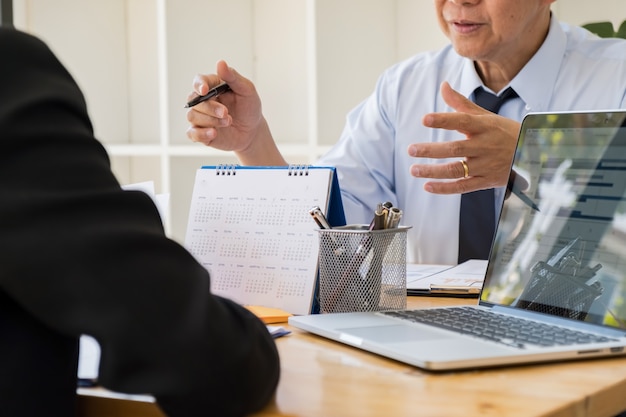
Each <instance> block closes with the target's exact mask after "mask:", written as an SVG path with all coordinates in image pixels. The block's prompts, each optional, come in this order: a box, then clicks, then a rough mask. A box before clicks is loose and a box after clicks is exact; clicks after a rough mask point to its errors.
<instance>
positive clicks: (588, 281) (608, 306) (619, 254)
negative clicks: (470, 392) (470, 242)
mask: <svg viewBox="0 0 626 417" xmlns="http://www.w3.org/2000/svg"><path fill="white" fill-rule="evenodd" d="M508 188H509V191H510V192H509V193H508V196H507V197H506V199H505V201H504V205H503V208H502V212H501V217H500V219H499V221H498V227H497V231H496V236H495V239H494V243H493V246H492V250H491V254H490V259H489V262H488V267H487V272H486V277H485V283H484V286H483V288H482V291H481V293H480V297H479V302H478V305H471V306H458V307H456V306H455V307H440V308H428V309H419V310H401V311H383V312H368V313H335V314H318V315H307V316H296V317H291V318H290V319H289V324H291V325H292V326H294V327H297V328H300V329H304V330H307V331H309V332H312V333H315V334H318V335H320V336H324V337H327V338H330V339H333V340H336V341H338V342H342V343H345V344H348V345H352V346H356V347H358V348H361V349H363V350H366V351H370V352H373V353H376V354H379V355H382V356H386V357H389V358H392V359H396V360H398V361H401V362H405V363H408V364H411V365H414V366H417V367H420V368H424V369H429V370H456V369H468V368H478V367H487V366H501V365H512V364H522V363H535V362H546V361H559V360H568V359H583V358H593V357H601V356H615V355H623V354H625V353H626V349H625V346H626V110H623V111H603V112H592V113H551V114H546V113H535V114H529V115H528V116H527V117H526V118H525V119H524V120H523V122H522V127H521V130H520V137H519V140H518V147H517V151H516V155H515V160H514V164H513V171H512V174H511V181H510V183H509V187H508Z"/></svg>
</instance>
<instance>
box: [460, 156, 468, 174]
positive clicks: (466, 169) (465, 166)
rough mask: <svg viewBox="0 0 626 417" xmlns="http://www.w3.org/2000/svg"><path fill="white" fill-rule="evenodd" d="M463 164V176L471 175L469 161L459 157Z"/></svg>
mask: <svg viewBox="0 0 626 417" xmlns="http://www.w3.org/2000/svg"><path fill="white" fill-rule="evenodd" d="M459 162H460V163H461V165H463V178H467V177H469V168H468V166H467V162H465V160H464V159H459Z"/></svg>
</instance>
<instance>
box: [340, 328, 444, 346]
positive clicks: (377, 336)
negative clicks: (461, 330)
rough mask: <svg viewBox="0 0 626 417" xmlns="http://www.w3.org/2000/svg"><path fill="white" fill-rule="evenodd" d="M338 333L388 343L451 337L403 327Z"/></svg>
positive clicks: (356, 329) (358, 329)
mask: <svg viewBox="0 0 626 417" xmlns="http://www.w3.org/2000/svg"><path fill="white" fill-rule="evenodd" d="M337 331H339V332H341V333H345V334H347V335H350V336H354V337H358V338H361V339H363V340H371V341H373V342H387V343H398V342H415V341H426V340H437V339H448V338H450V336H447V335H445V334H442V333H439V332H434V331H428V330H425V329H417V328H414V327H412V326H402V325H397V326H371V327H353V328H345V329H337Z"/></svg>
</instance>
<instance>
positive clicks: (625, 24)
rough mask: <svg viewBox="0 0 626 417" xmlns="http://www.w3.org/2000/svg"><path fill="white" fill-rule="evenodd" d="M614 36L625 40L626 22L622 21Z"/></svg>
mask: <svg viewBox="0 0 626 417" xmlns="http://www.w3.org/2000/svg"><path fill="white" fill-rule="evenodd" d="M616 36H617V37H618V38H622V39H626V20H624V21H623V22H622V24H621V25H619V29H618V30H617V34H616Z"/></svg>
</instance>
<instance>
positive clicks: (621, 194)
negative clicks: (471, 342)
mask: <svg viewBox="0 0 626 417" xmlns="http://www.w3.org/2000/svg"><path fill="white" fill-rule="evenodd" d="M625 120H626V112H612V113H609V112H597V113H592V114H589V113H586V114H582V113H581V114H572V113H569V114H545V115H544V114H535V115H532V117H527V118H526V119H525V120H524V122H523V124H522V130H521V134H520V139H519V143H518V148H517V152H516V155H515V161H514V166H513V169H514V172H515V173H516V174H517V175H516V176H515V178H516V181H515V182H514V184H513V187H517V189H518V190H522V192H521V193H520V192H517V193H511V194H510V195H509V196H508V197H507V198H506V200H505V202H504V206H503V209H502V214H501V219H500V222H499V225H498V230H497V233H496V238H495V241H494V245H493V249H492V252H493V253H492V254H491V257H490V258H491V259H490V263H489V267H488V271H487V278H486V281H485V285H484V288H483V291H482V293H481V301H483V302H487V303H490V304H500V305H506V306H512V307H516V308H523V309H528V310H533V311H538V312H542V313H546V314H552V315H558V316H564V317H569V318H573V319H576V320H583V321H587V322H593V323H598V324H603V325H606V326H611V327H619V328H626V121H625ZM520 196H521V197H522V198H520Z"/></svg>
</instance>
